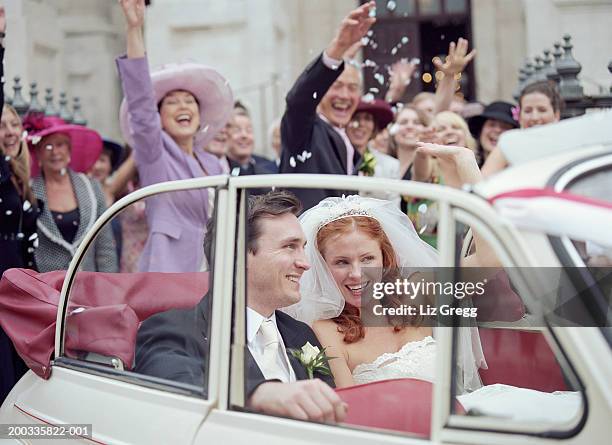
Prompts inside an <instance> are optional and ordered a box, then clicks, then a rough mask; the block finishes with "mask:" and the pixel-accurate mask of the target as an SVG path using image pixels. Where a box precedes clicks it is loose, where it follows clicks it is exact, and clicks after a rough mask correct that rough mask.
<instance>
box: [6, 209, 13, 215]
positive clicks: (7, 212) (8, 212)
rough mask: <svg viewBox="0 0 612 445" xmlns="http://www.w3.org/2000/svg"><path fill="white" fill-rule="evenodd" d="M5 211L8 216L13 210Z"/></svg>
mask: <svg viewBox="0 0 612 445" xmlns="http://www.w3.org/2000/svg"><path fill="white" fill-rule="evenodd" d="M5 213H6V215H7V216H10V215H12V214H13V211H12V210H7V211H6V212H5Z"/></svg>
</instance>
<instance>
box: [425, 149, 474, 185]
mask: <svg viewBox="0 0 612 445" xmlns="http://www.w3.org/2000/svg"><path fill="white" fill-rule="evenodd" d="M417 153H418V154H419V155H421V156H423V155H428V156H432V157H435V158H436V159H437V160H438V165H439V166H440V169H441V170H442V177H443V178H444V183H445V184H447V185H449V186H451V187H455V188H461V187H462V186H463V185H464V184H475V183H477V182H480V181H481V180H482V175H481V174H480V169H479V168H478V163H477V162H476V156H475V155H474V152H473V151H472V150H470V149H469V148H466V147H455V146H453V145H439V144H429V143H424V142H419V143H418V144H417Z"/></svg>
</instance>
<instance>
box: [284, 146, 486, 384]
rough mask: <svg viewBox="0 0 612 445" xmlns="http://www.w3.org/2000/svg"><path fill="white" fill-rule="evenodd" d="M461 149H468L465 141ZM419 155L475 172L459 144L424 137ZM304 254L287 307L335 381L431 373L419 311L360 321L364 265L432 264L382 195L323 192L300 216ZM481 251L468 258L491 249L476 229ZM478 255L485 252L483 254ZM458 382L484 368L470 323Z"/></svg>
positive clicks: (430, 350)
mask: <svg viewBox="0 0 612 445" xmlns="http://www.w3.org/2000/svg"><path fill="white" fill-rule="evenodd" d="M465 150H468V149H465ZM421 153H422V155H424V156H426V155H427V154H434V155H437V156H438V158H439V159H438V160H439V163H440V164H441V167H442V168H444V167H445V165H444V164H445V161H448V162H446V164H447V165H446V166H447V167H452V168H453V169H454V172H455V173H449V175H457V174H458V175H459V177H457V178H455V179H456V180H457V181H462V180H465V178H466V176H469V175H474V171H473V169H474V168H476V171H478V167H477V165H476V163H475V160H474V163H473V165H472V164H471V163H470V162H469V161H468V162H466V158H465V156H472V157H473V155H472V154H468V153H467V152H463V151H461V150H460V149H454V151H450V152H449V151H448V148H447V147H441V146H434V145H432V144H428V146H424V147H423V148H422V149H421ZM300 222H301V223H302V226H303V229H304V231H305V233H306V239H307V243H306V254H307V257H308V261H309V262H310V264H311V266H312V267H311V269H310V270H309V271H307V272H305V273H304V275H303V276H302V279H301V281H300V291H301V293H302V299H301V301H300V302H299V303H298V304H296V305H293V306H291V307H289V308H287V312H288V313H290V314H291V315H292V316H293V317H294V318H297V319H298V320H301V321H305V322H307V323H309V324H311V325H312V328H313V330H314V331H315V333H316V334H317V337H318V338H319V340H320V342H321V344H322V345H323V346H325V347H326V348H327V349H326V354H327V356H328V357H335V359H334V360H330V361H329V365H330V368H331V371H332V374H333V376H334V380H335V382H336V386H337V387H346V386H352V385H355V384H361V383H367V382H371V381H376V380H385V379H391V378H407V377H409V378H417V379H422V380H427V381H433V379H434V375H435V356H436V342H435V339H434V337H435V335H434V334H435V333H434V329H432V325H433V323H432V320H430V319H427V317H424V316H404V317H400V318H398V317H394V318H393V319H390V320H389V321H390V323H388V324H387V325H386V326H380V327H373V326H370V325H368V326H364V323H363V321H362V317H360V315H361V313H360V310H361V308H360V305H361V300H362V299H361V297H362V293H363V292H364V290H366V288H367V287H368V286H369V285H371V281H372V280H371V278H369V277H367V276H366V275H367V273H364V272H366V271H367V270H385V271H390V272H391V273H394V272H398V271H399V269H400V268H402V271H403V272H405V271H406V270H408V271H409V275H410V279H411V280H415V279H416V277H422V275H421V274H420V273H419V271H420V270H423V269H427V268H432V267H436V266H438V265H439V264H438V255H437V252H436V251H435V249H433V248H432V247H431V246H429V245H428V244H427V243H425V242H424V241H422V240H421V239H420V238H419V236H418V235H417V233H416V231H415V230H414V227H413V226H412V223H411V222H410V220H409V219H408V218H407V217H406V215H405V214H403V213H402V212H401V211H400V209H399V208H397V207H396V206H395V205H394V204H393V203H391V202H389V201H383V200H378V199H373V198H362V197H360V196H357V195H355V196H349V197H343V198H327V199H325V200H323V201H321V202H320V203H319V204H318V205H317V206H315V207H313V208H312V209H310V210H308V211H306V212H305V213H304V214H303V215H302V216H301V217H300ZM475 241H476V250H477V252H479V253H480V257H477V256H473V257H472V258H468V259H467V261H466V262H467V265H482V264H483V261H484V262H485V263H486V261H487V260H486V258H484V257H486V255H485V253H488V252H489V251H490V249H488V248H487V247H486V246H484V245H483V243H482V241H480V240H479V238H478V237H477V236H475ZM483 258H484V260H483ZM459 332H460V334H459V342H460V343H459V344H460V347H459V354H458V355H459V363H458V366H459V369H460V371H461V372H459V373H457V375H458V379H459V381H458V384H459V388H462V389H463V390H467V391H471V390H475V389H478V388H479V387H480V386H481V382H480V379H479V375H478V368H479V367H483V368H486V363H485V360H484V356H483V353H482V348H481V346H480V340H479V337H478V330H477V328H476V327H475V326H471V327H461V328H460V329H459Z"/></svg>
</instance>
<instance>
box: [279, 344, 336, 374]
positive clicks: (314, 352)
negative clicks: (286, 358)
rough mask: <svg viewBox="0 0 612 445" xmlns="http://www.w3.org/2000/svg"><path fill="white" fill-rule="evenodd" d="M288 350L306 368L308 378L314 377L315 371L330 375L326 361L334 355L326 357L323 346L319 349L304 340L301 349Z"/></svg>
mask: <svg viewBox="0 0 612 445" xmlns="http://www.w3.org/2000/svg"><path fill="white" fill-rule="evenodd" d="M289 352H290V353H291V355H293V356H294V357H295V358H296V359H298V360H299V362H300V363H301V364H302V366H304V368H306V373H307V374H308V378H309V379H313V378H314V373H315V372H318V373H320V374H324V375H331V370H330V369H329V364H328V362H329V360H332V359H334V358H335V357H328V356H327V354H325V348H323V349H319V348H318V347H316V346H313V345H311V344H310V342H306V344H305V345H304V346H302V348H301V349H289Z"/></svg>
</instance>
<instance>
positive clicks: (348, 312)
mask: <svg viewBox="0 0 612 445" xmlns="http://www.w3.org/2000/svg"><path fill="white" fill-rule="evenodd" d="M353 232H361V233H363V234H365V235H367V236H368V237H369V238H371V239H373V240H376V241H378V244H379V246H380V250H381V252H382V260H383V268H384V270H385V272H386V273H385V276H383V281H386V280H393V279H394V277H398V276H399V265H398V262H397V255H396V254H395V250H394V249H393V246H392V245H391V241H389V238H388V237H387V235H386V234H385V231H384V230H383V228H382V227H381V225H380V223H379V222H378V221H377V220H376V219H374V218H371V217H368V216H349V217H345V218H340V219H337V220H335V221H332V222H330V223H328V224H326V225H324V226H323V227H322V228H321V229H320V230H319V232H318V233H317V248H318V250H319V252H322V251H323V250H324V248H325V244H326V243H328V242H329V241H330V240H332V239H334V238H337V237H339V236H342V235H348V234H350V233H353ZM385 299H387V301H384V300H385ZM383 304H385V305H391V306H395V305H397V304H399V299H398V298H397V297H384V298H383ZM332 320H333V321H334V322H335V323H336V324H337V325H338V332H340V333H341V334H344V342H345V343H354V342H356V341H358V340H360V339H362V338H364V337H365V328H364V326H363V321H362V320H361V317H360V313H359V308H356V307H355V306H353V305H351V304H348V303H345V305H344V309H343V310H342V312H341V313H340V315H338V316H337V317H335V318H332ZM389 321H390V322H391V324H392V325H393V327H394V330H395V331H396V332H398V331H400V330H402V329H403V328H404V327H405V326H407V325H410V324H414V320H408V319H406V318H405V317H400V320H398V319H397V318H393V319H390V320H389ZM411 321H412V322H411Z"/></svg>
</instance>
